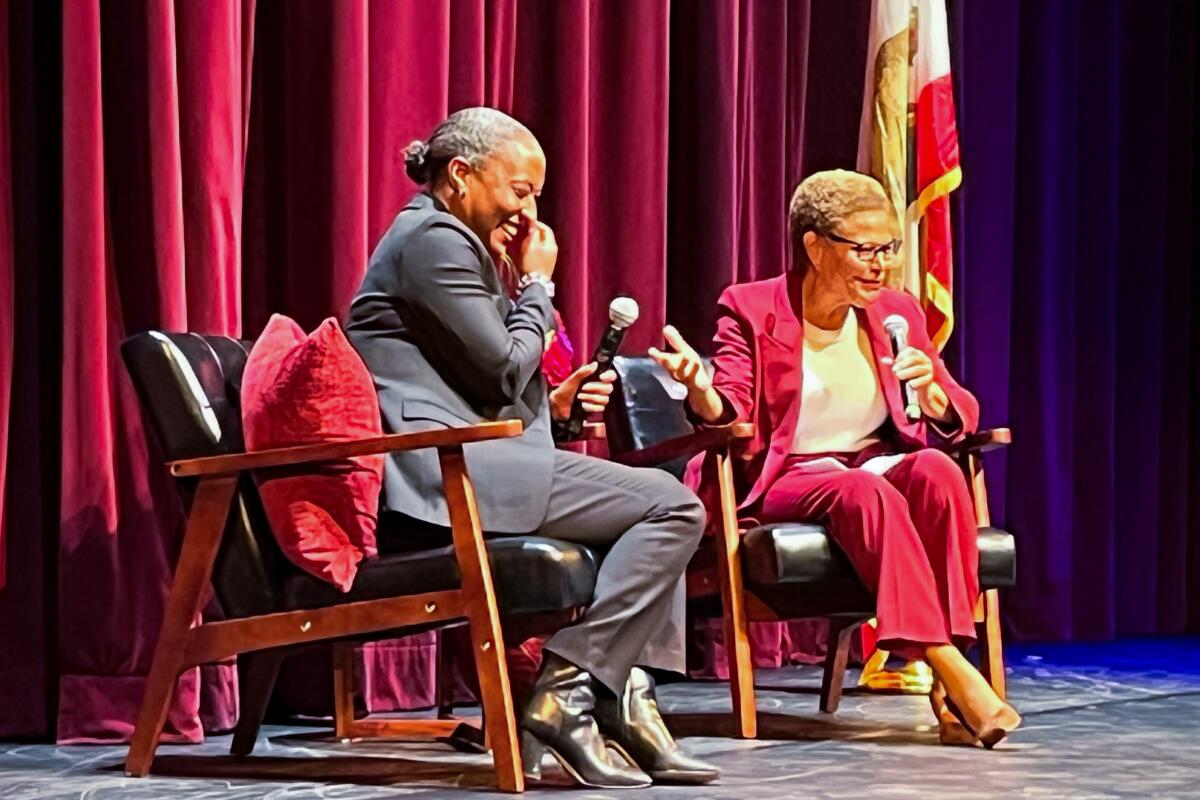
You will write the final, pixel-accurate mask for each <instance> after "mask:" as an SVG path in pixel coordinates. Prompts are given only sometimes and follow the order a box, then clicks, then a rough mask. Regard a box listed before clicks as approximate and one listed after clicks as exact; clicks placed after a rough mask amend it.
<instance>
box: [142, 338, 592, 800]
mask: <svg viewBox="0 0 1200 800" xmlns="http://www.w3.org/2000/svg"><path fill="white" fill-rule="evenodd" d="M247 351H248V345H247V343H244V342H239V341H237V340H235V339H230V338H226V337H220V336H200V335H196V334H163V333H158V332H149V333H144V334H140V335H138V336H134V337H132V338H131V339H129V340H127V341H126V342H125V343H124V344H123V345H122V356H123V358H124V360H125V364H126V366H127V369H128V371H129V373H130V375H131V377H132V379H133V383H134V386H135V387H136V389H137V392H138V395H139V398H140V400H141V404H142V407H143V411H144V414H145V416H146V418H147V419H148V421H149V423H150V427H151V428H152V430H153V431H154V433H155V436H156V438H157V440H158V442H159V444H160V446H161V449H162V450H163V453H164V455H165V457H166V459H167V460H168V467H169V469H170V471H171V474H172V475H173V476H174V477H176V478H177V479H178V481H179V487H180V491H181V493H182V494H183V496H184V502H185V505H186V506H187V508H188V515H187V525H186V530H185V533H184V538H183V544H182V549H181V551H180V555H179V560H178V563H177V565H176V568H175V576H174V579H173V582H172V585H171V589H170V594H169V596H168V599H167V606H166V610H165V613H164V616H163V623H162V630H161V633H160V635H159V639H158V643H157V645H156V646H155V651H154V657H153V661H152V664H151V668H150V674H149V677H148V680H147V684H146V692H145V697H144V699H143V702H142V707H141V711H140V713H139V716H138V721H137V727H136V729H135V731H134V736H133V741H132V743H131V745H130V748H129V754H128V756H127V758H126V762H125V766H126V771H127V772H128V773H129V774H130V775H134V776H144V775H146V774H147V773H148V772H149V771H150V768H151V765H152V761H153V758H154V752H155V749H156V747H157V745H158V741H159V737H160V735H161V733H162V728H163V724H164V721H165V718H166V714H167V710H168V707H169V705H170V702H171V696H172V694H173V691H174V687H175V684H176V680H177V678H178V676H179V675H180V673H181V672H182V671H183V670H184V669H187V668H189V667H191V666H195V665H198V664H204V663H209V662H213V661H217V660H220V659H224V658H228V657H230V656H234V655H236V656H238V666H239V677H240V685H241V700H242V707H241V716H240V718H239V721H238V726H237V730H236V731H235V734H234V738H233V745H232V747H231V751H232V753H233V754H234V755H247V754H249V753H250V752H251V750H252V749H253V747H254V744H255V741H256V738H257V733H258V729H259V727H260V725H261V722H262V717H263V714H264V712H265V710H266V705H267V701H268V699H269V698H270V694H271V689H272V688H273V686H274V684H275V680H276V677H277V675H278V673H279V669H280V663H281V661H282V660H283V658H284V657H286V656H287V655H288V654H290V653H292V652H295V651H296V649H298V648H301V647H307V646H312V644H313V643H318V642H328V643H332V644H333V652H334V658H333V661H334V663H333V668H334V685H335V698H334V701H335V702H334V705H335V709H336V719H335V727H336V732H337V734H338V735H339V736H342V737H345V738H356V737H363V736H390V737H405V736H415V737H421V738H429V737H431V736H436V735H439V734H443V735H444V734H447V733H449V732H450V731H451V729H453V728H455V727H457V726H459V725H460V721H458V720H445V719H439V720H370V719H366V720H356V719H354V708H353V682H352V663H351V660H350V654H351V652H352V648H353V646H354V644H356V643H358V642H361V641H364V640H369V639H377V638H391V637H394V636H397V635H404V634H408V633H415V632H418V631H423V630H430V629H439V628H441V627H444V626H447V625H451V624H461V623H460V621H461V620H466V622H467V625H468V627H469V630H470V639H471V644H472V651H473V655H474V659H475V666H476V669H477V672H478V678H479V686H480V695H481V703H482V707H483V727H484V729H485V730H484V731H483V732H482V733H483V734H484V735H485V736H486V741H487V743H488V746H489V747H490V748H491V750H492V753H493V759H494V764H495V770H496V774H497V780H498V783H499V786H500V788H501V789H504V790H506V791H511V792H520V791H522V790H523V789H524V775H523V772H522V768H521V761H520V750H519V746H518V737H517V718H516V715H515V713H514V709H513V702H512V694H511V688H510V685H509V679H508V672H507V668H506V664H505V660H504V632H505V631H508V632H509V633H510V634H511V633H513V632H514V630H515V629H520V633H519V636H520V638H524V637H525V636H528V635H533V634H537V633H548V632H551V631H553V630H554V629H556V628H557V627H560V626H561V625H562V624H565V623H566V622H568V621H570V620H571V619H573V618H574V617H575V616H577V615H578V614H579V613H580V612H581V610H582V609H583V608H584V607H586V605H587V604H588V603H589V602H590V601H591V598H592V593H593V590H594V588H595V580H596V570H597V563H598V562H597V558H596V556H595V554H594V553H592V552H591V551H590V550H588V549H587V548H585V547H582V546H580V545H576V544H571V543H567V542H561V541H557V540H553V539H547V538H543V537H536V536H526V537H509V538H504V539H496V540H491V541H485V540H484V538H483V536H482V533H481V530H480V524H479V515H478V513H477V510H476V507H475V497H474V493H473V490H472V486H471V480H470V477H469V476H468V474H467V470H466V465H465V463H464V460H463V451H462V446H463V445H464V444H468V443H471V442H479V441H484V440H487V439H498V438H506V437H513V436H518V435H519V434H520V433H521V430H522V426H521V423H520V422H519V421H503V422H489V423H485V424H480V425H472V426H466V427H462V428H452V429H446V430H435V431H428V432H420V433H411V434H397V435H388V436H379V437H372V438H368V439H361V440H356V441H346V442H338V443H334V444H320V445H311V446H303V447H293V448H286V449H277V450H265V451H256V452H253V453H246V452H243V451H244V446H243V442H242V437H241V424H240V423H241V412H240V408H239V390H240V385H241V375H242V369H243V368H244V366H245V361H246V355H247ZM421 447H436V448H437V449H438V453H439V457H440V461H441V466H442V475H443V486H444V488H445V492H446V498H447V501H448V503H449V506H450V517H451V528H452V537H453V544H452V545H448V546H446V547H441V548H436V549H432V550H418V551H412V552H404V553H397V554H389V555H384V556H381V557H379V558H376V559H371V560H369V561H364V562H363V563H362V564H360V566H359V572H358V576H357V578H356V579H355V582H354V586H353V587H352V589H351V590H350V592H348V593H345V594H343V593H342V592H340V591H338V590H337V589H336V588H334V587H332V586H330V585H329V584H327V583H325V582H324V581H321V580H319V579H317V578H314V577H312V576H310V575H308V574H307V573H304V572H302V571H301V570H299V569H298V568H296V567H294V566H293V565H292V564H290V562H288V561H287V560H286V559H285V558H284V557H283V555H282V553H281V552H280V551H279V549H278V547H277V546H276V545H275V542H274V539H273V537H272V535H271V531H270V529H269V526H268V524H267V522H266V519H265V516H264V515H263V513H262V509H261V507H260V504H259V500H258V493H257V490H256V488H255V485H254V481H253V480H252V479H251V478H250V474H249V472H250V471H251V470H254V471H256V472H260V473H261V472H262V471H266V470H271V469H279V468H287V469H292V470H294V469H296V468H298V467H301V468H308V467H312V468H316V467H317V466H318V465H319V464H320V463H321V462H323V461H328V460H331V459H341V458H347V457H352V456H361V455H367V454H372V453H386V452H395V451H400V450H408V449H415V448H421ZM210 584H211V586H212V587H213V589H214V590H215V595H216V599H217V601H218V603H219V605H220V608H221V611H222V612H223V616H224V618H223V619H220V620H217V621H205V622H203V623H201V624H197V620H198V619H199V615H200V612H201V609H202V608H203V607H204V605H205V603H206V601H207V600H208V598H209V595H210V592H209V586H210ZM502 621H503V624H502ZM480 738H483V736H480Z"/></svg>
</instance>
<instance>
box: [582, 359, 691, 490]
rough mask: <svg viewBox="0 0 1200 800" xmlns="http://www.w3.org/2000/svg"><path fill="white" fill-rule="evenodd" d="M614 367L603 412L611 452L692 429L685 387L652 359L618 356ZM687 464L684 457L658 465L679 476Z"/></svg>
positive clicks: (622, 450)
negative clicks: (611, 385) (611, 384)
mask: <svg viewBox="0 0 1200 800" xmlns="http://www.w3.org/2000/svg"><path fill="white" fill-rule="evenodd" d="M705 366H706V367H708V362H707V361H706V362H705ZM613 369H614V371H616V373H617V382H616V385H615V386H614V389H613V396H612V399H611V401H610V402H609V404H608V408H607V409H606V411H605V413H604V425H605V428H606V429H607V434H608V447H609V450H610V451H611V452H613V453H624V452H628V451H630V450H640V449H642V448H644V447H649V446H650V445H653V444H658V443H659V442H663V441H666V440H667V439H674V438H676V437H678V436H687V435H688V434H690V433H692V432H693V431H694V430H695V427H694V426H693V425H692V423H691V421H690V420H688V416H687V412H686V411H685V409H684V403H685V402H686V401H687V390H686V389H685V388H684V387H683V385H682V384H680V383H678V382H676V381H675V380H674V379H673V378H671V376H670V375H668V374H667V371H666V370H665V369H663V368H662V367H661V366H660V365H659V364H658V363H657V362H656V361H654V359H652V358H648V357H645V356H617V357H616V358H615V359H613ZM686 465H687V459H686V458H680V459H675V460H674V461H669V462H667V463H665V464H660V465H659V467H660V468H661V469H664V470H666V471H667V472H670V473H671V474H673V475H675V476H676V477H682V475H683V469H684V467H685V466H686Z"/></svg>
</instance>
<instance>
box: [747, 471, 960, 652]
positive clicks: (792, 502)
mask: <svg viewBox="0 0 1200 800" xmlns="http://www.w3.org/2000/svg"><path fill="white" fill-rule="evenodd" d="M803 458H804V457H797V458H796V459H794V460H792V461H789V462H788V464H787V465H786V466H785V468H784V471H783V472H782V473H781V474H780V476H779V478H778V480H776V481H775V483H774V484H772V486H771V487H770V488H769V489H768V490H767V492H766V494H765V495H764V496H763V498H762V500H761V501H760V505H759V509H758V511H757V513H756V514H755V516H756V517H757V518H759V519H760V520H762V521H763V522H781V521H786V520H796V521H811V522H817V523H821V524H823V525H826V526H827V528H828V530H829V535H830V536H832V537H833V539H834V541H836V542H837V543H838V545H840V546H841V548H842V550H844V551H845V552H846V555H848V556H849V557H850V562H851V563H852V564H853V565H854V569H855V571H857V572H858V574H859V576H860V577H861V578H862V579H863V582H864V583H865V584H866V585H867V587H868V588H869V589H870V590H871V591H872V592H873V593H874V594H875V597H876V609H875V616H876V619H877V620H878V623H879V628H878V631H879V633H878V641H879V647H880V648H881V649H884V650H889V651H891V652H894V653H896V654H897V655H900V656H901V657H903V658H909V659H913V658H922V657H923V652H924V649H925V647H926V646H928V645H932V644H946V643H948V642H954V643H955V644H959V645H963V644H967V643H970V642H971V641H973V640H974V638H975V613H974V612H975V602H976V600H977V599H978V598H979V549H978V545H977V543H976V536H977V530H978V529H977V527H976V525H975V514H974V511H973V509H972V503H971V495H970V493H969V491H968V489H967V484H966V480H965V479H964V477H963V474H962V472H961V470H959V468H958V466H957V465H956V464H955V463H954V461H952V460H951V459H950V457H949V456H947V455H946V454H945V453H942V452H940V451H938V450H920V451H918V452H916V453H910V454H908V455H907V456H905V457H904V460H903V461H901V462H900V463H899V464H896V465H895V466H894V467H892V468H891V469H890V470H889V471H888V472H887V474H886V475H884V476H882V477H880V476H878V475H874V474H872V473H869V472H864V471H863V470H861V469H849V470H838V471H829V472H817V473H808V474H805V473H803V472H800V471H797V470H796V469H794V468H791V467H793V465H795V464H797V463H798V462H800V461H802V460H803Z"/></svg>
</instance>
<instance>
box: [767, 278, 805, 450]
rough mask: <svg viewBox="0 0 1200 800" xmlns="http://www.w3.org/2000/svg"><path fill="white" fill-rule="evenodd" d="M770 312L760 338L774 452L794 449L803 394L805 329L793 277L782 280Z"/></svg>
mask: <svg viewBox="0 0 1200 800" xmlns="http://www.w3.org/2000/svg"><path fill="white" fill-rule="evenodd" d="M774 289H775V290H774V292H773V293H772V294H773V297H772V299H771V302H770V303H768V304H767V308H768V309H769V310H768V311H767V313H766V316H765V318H764V319H763V327H762V334H761V335H760V336H759V353H760V354H761V357H762V381H763V389H762V398H763V402H764V403H765V404H766V406H767V413H768V415H769V417H770V421H771V427H772V429H773V431H774V433H773V434H772V435H771V446H772V449H777V448H778V447H784V448H785V449H790V447H791V440H792V436H793V434H794V432H795V429H796V419H797V415H798V414H799V411H800V393H801V391H802V388H803V387H802V385H801V382H802V370H801V353H802V350H803V348H802V347H801V344H802V342H803V340H804V326H803V323H802V322H801V320H800V319H799V318H798V317H797V316H796V312H795V310H794V309H795V306H794V297H798V294H799V282H798V280H797V279H795V278H793V273H790V272H789V273H787V274H786V275H784V276H783V277H781V278H780V279H779V280H778V282H777V283H776V285H775V287H774Z"/></svg>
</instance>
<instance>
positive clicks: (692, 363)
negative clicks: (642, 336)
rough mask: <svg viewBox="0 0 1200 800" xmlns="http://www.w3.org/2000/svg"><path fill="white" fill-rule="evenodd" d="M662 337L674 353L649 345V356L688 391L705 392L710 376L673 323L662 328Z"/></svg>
mask: <svg viewBox="0 0 1200 800" xmlns="http://www.w3.org/2000/svg"><path fill="white" fill-rule="evenodd" d="M663 338H664V339H666V340H667V344H668V345H669V346H670V347H671V349H673V350H674V351H675V352H674V353H668V352H665V351H662V350H659V349H658V348H657V347H651V348H650V349H649V350H648V351H647V352H648V353H649V355H650V357H651V358H653V359H654V360H655V361H657V362H658V363H659V364H661V365H662V367H663V369H665V370H666V371H667V374H669V375H670V376H671V377H672V378H673V379H675V380H676V381H679V382H680V383H682V384H683V385H684V386H686V387H687V388H688V392H689V393H691V392H699V393H703V392H707V391H708V390H709V389H711V388H712V376H711V375H709V374H708V370H707V369H705V368H704V362H703V361H701V360H700V354H699V353H697V352H696V351H695V350H694V349H693V348H692V346H691V345H690V344H688V343H687V342H686V341H684V338H683V337H682V336H680V335H679V331H677V330H675V327H674V326H673V325H667V326H666V327H665V328H663Z"/></svg>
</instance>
